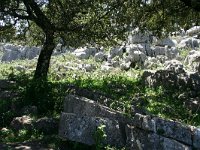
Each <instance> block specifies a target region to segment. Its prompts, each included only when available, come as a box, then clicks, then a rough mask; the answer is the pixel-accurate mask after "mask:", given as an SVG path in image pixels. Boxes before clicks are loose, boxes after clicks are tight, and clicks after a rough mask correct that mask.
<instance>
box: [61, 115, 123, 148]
mask: <svg viewBox="0 0 200 150" xmlns="http://www.w3.org/2000/svg"><path fill="white" fill-rule="evenodd" d="M101 125H105V130H104V131H105V134H106V135H107V137H106V139H105V140H104V141H102V142H103V143H104V144H106V145H107V144H109V145H111V146H116V147H123V146H124V145H125V140H124V139H123V136H122V133H121V131H120V127H119V123H118V122H117V121H115V120H110V119H107V118H99V117H87V116H84V115H83V116H77V115H75V114H70V113H62V115H61V119H60V127H59V136H60V137H62V138H65V139H68V140H71V141H76V142H81V143H84V144H88V145H93V144H95V137H94V135H95V132H96V131H97V128H98V127H99V126H101Z"/></svg>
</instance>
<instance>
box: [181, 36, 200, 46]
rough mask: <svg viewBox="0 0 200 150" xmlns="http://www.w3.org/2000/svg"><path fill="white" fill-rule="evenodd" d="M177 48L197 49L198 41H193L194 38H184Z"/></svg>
mask: <svg viewBox="0 0 200 150" xmlns="http://www.w3.org/2000/svg"><path fill="white" fill-rule="evenodd" d="M178 47H179V48H188V47H189V48H196V47H199V40H197V39H195V38H191V37H189V38H186V39H183V40H182V41H181V42H180V43H179V44H178Z"/></svg>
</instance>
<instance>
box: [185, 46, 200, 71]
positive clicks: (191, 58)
mask: <svg viewBox="0 0 200 150" xmlns="http://www.w3.org/2000/svg"><path fill="white" fill-rule="evenodd" d="M185 64H186V65H188V66H189V67H191V69H192V71H195V72H200V51H195V50H192V51H190V52H189V54H188V56H187V57H186V59H185Z"/></svg>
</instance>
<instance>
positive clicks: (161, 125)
mask: <svg viewBox="0 0 200 150" xmlns="http://www.w3.org/2000/svg"><path fill="white" fill-rule="evenodd" d="M156 130H157V134H160V135H162V136H165V137H170V138H173V139H176V140H177V141H180V142H183V143H186V144H187V145H192V133H191V129H190V128H189V127H186V126H184V125H182V124H180V123H178V122H174V121H167V120H164V119H161V118H157V119H156Z"/></svg>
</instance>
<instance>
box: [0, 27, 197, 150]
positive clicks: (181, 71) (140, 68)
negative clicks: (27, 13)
mask: <svg viewBox="0 0 200 150" xmlns="http://www.w3.org/2000/svg"><path fill="white" fill-rule="evenodd" d="M199 34H200V27H199V26H196V27H193V28H191V29H189V30H187V31H186V32H184V31H180V32H176V33H174V35H171V36H169V37H167V38H164V39H156V38H155V37H153V36H152V35H151V34H150V33H140V32H138V31H137V30H134V31H133V32H132V33H131V34H130V35H129V37H128V40H127V41H126V42H124V43H123V44H121V45H117V46H115V47H110V48H109V50H105V48H104V47H94V46H86V47H81V48H77V49H74V48H67V47H65V46H62V45H61V44H58V45H57V47H56V49H55V50H54V54H53V56H52V59H51V64H50V73H49V74H50V75H49V76H50V77H49V78H50V79H51V80H56V81H62V80H65V77H66V78H70V79H69V80H70V81H69V82H70V84H69V85H67V89H68V91H70V92H71V91H72V92H71V93H73V94H74V95H79V96H81V98H80V97H79V98H77V99H76V98H75V97H73V96H72V98H71V97H70V96H67V95H65V97H66V96H67V97H66V101H65V106H64V112H63V113H62V115H61V121H60V130H59V134H60V136H61V137H63V138H66V139H69V140H72V141H76V142H81V143H85V144H89V145H92V144H94V139H93V137H91V134H89V133H90V131H87V129H88V128H91V129H92V131H93V130H95V129H96V128H97V127H98V126H99V125H102V124H103V125H105V126H106V134H107V135H108V141H105V143H106V144H111V145H114V146H117V147H128V148H129V149H133V148H136V147H137V148H138V149H148V148H147V145H148V146H150V147H151V148H150V149H166V150H167V149H178V150H179V149H180V150H181V149H192V148H196V149H200V145H199V143H200V142H199V141H200V136H199V128H197V127H192V126H185V125H183V124H181V123H179V122H177V121H181V122H184V123H187V119H188V118H184V117H185V116H184V115H185V114H184V111H185V110H181V109H183V108H184V109H186V110H187V112H191V116H190V115H189V117H191V118H190V120H192V121H194V120H195V119H194V118H197V121H195V123H191V122H189V123H187V124H189V125H190V124H192V125H195V126H200V120H198V117H199V114H200V111H199V109H200V39H199ZM40 50H41V48H40V47H30V46H20V45H14V44H8V43H1V44H0V59H1V63H0V66H1V67H0V72H1V75H0V78H1V79H2V81H1V82H0V83H1V85H0V99H7V98H9V97H16V96H17V93H15V92H14V93H13V92H10V91H8V90H7V89H6V88H4V86H3V85H4V84H5V85H9V84H14V83H15V81H12V82H11V83H10V82H9V84H7V79H6V75H8V74H9V75H10V74H11V75H17V74H19V75H20V74H22V75H23V74H31V73H33V71H34V69H35V65H36V63H37V57H38V54H39V53H40ZM4 74H5V75H4ZM110 74H112V75H121V74H122V75H123V76H126V77H127V78H130V79H134V80H140V81H139V82H137V83H138V84H137V86H138V89H137V87H131V86H132V85H131V84H130V86H129V83H127V81H126V80H124V81H123V80H122V82H120V83H119V85H118V84H116V85H115V84H113V83H115V82H112V79H113V77H111V78H108V79H107V78H106V76H107V75H108V76H110ZM11 77H12V76H11ZM104 78H105V80H104ZM5 79H6V80H5ZM82 79H87V80H86V81H84V82H81V80H82ZM92 79H95V80H96V79H102V81H103V83H104V82H106V86H107V87H106V88H105V87H103V88H105V89H101V90H102V91H103V92H102V91H101V90H100V91H98V90H96V91H95V90H93V88H94V87H95V84H97V83H95V81H92ZM119 79H121V78H120V77H119ZM71 80H72V81H71ZM107 80H110V81H107ZM118 81H120V80H116V82H118ZM109 82H110V83H109ZM71 83H73V84H71ZM75 83H76V84H75ZM103 83H101V84H103ZM74 84H75V85H74ZM84 84H85V85H86V86H85V85H84ZM78 86H80V87H78ZM88 86H89V87H88ZM90 86H91V87H90ZM115 86H117V87H115ZM126 86H127V87H126ZM134 86H135V85H134ZM139 86H142V87H145V90H146V91H145V92H142V90H141V89H139ZM65 88H66V86H65ZM112 89H113V91H114V92H116V93H115V94H116V95H115V94H114V93H110V94H108V93H109V90H111V91H112ZM148 89H156V91H154V92H152V91H151V90H149V91H148ZM106 90H107V91H108V92H106ZM129 90H130V91H131V92H132V93H134V92H135V93H136V94H135V95H129V97H125V93H126V92H127V94H128V93H129V92H130V91H129ZM113 91H112V92H113ZM163 91H164V92H163ZM171 91H172V93H173V91H174V92H175V93H173V94H174V95H175V96H174V95H170V92H171ZM161 92H163V93H161ZM167 92H169V93H167ZM112 94H113V95H115V96H113V95H112ZM157 95H158V97H157V99H156V103H155V102H154V101H153V100H154V99H153V98H154V97H156V96H157ZM169 95H170V96H171V97H169V98H170V100H169V102H170V103H168V101H167V100H166V99H167V98H168V97H167V96H169ZM123 96H124V97H125V98H124V97H123ZM173 96H174V97H173ZM83 97H87V98H89V99H91V100H87V99H84V98H83ZM118 98H119V99H118ZM162 98H163V99H164V100H163V101H162V100H160V99H162ZM171 98H174V99H171ZM71 99H75V100H77V103H75V102H71ZM124 99H126V100H127V99H131V100H129V101H128V102H127V101H125V102H124V101H123V102H116V101H117V100H119V101H120V100H124ZM75 100H74V101H75ZM85 100H86V101H85ZM92 100H93V101H95V102H92ZM112 100H116V101H115V102H114V103H113V102H112ZM67 101H70V102H69V103H70V106H73V105H74V104H79V105H74V106H73V108H68V107H67V105H66V103H67ZM88 101H89V103H88ZM146 101H148V103H149V104H148V107H146V108H145V109H143V107H145V105H146ZM165 101H167V103H165ZM177 101H178V103H177ZM96 102H97V104H96ZM82 103H84V105H83V106H82V105H81V104H82ZM91 103H92V104H91ZM151 103H152V104H151ZM99 104H101V105H103V106H101V105H99ZM154 104H155V105H161V104H163V105H165V108H164V109H163V107H161V108H162V109H158V110H156V109H157V107H156V108H155V110H153V111H152V110H151V109H152V107H154V106H153V105H154ZM173 104H174V105H176V107H177V105H178V106H179V105H180V104H181V105H183V107H180V108H177V109H180V110H178V111H176V110H174V107H171V106H170V105H173ZM90 105H91V106H92V107H94V109H93V108H92V107H91V106H90ZM123 105H128V106H127V107H124V106H123ZM129 105H130V106H129ZM106 106H108V107H111V108H113V109H114V110H111V109H110V108H107V107H106ZM137 106H140V107H137ZM124 108H125V109H124ZM129 108H130V109H129ZM158 108H159V107H158ZM22 109H23V110H20V115H21V116H20V117H16V118H14V119H13V120H12V121H11V123H10V126H11V128H12V129H14V130H21V129H23V128H24V127H25V128H30V129H32V128H35V129H37V130H44V131H43V132H46V131H45V129H47V130H48V129H49V130H52V128H58V127H57V126H58V120H54V119H52V118H38V119H36V120H33V119H32V118H31V117H30V116H29V113H27V111H28V112H29V111H30V112H31V113H34V112H37V111H38V110H37V107H35V106H27V107H25V108H22ZM82 109H83V110H82ZM88 110H90V111H88ZM159 111H161V112H159ZM122 112H123V113H127V112H128V115H130V116H131V117H133V119H130V118H129V119H130V120H129V119H127V118H126V117H124V116H123V115H122V114H123V113H122ZM172 112H173V113H172ZM174 112H175V113H177V112H178V114H175V113H174ZM181 112H183V114H184V115H183V116H181V117H182V118H181V117H180V118H176V117H177V116H178V117H179V115H180V114H179V113H181ZM84 113H85V115H83V114H84ZM170 113H172V115H171V114H170ZM80 114H81V115H80ZM95 114H96V115H95ZM163 114H170V115H169V116H164V117H166V118H168V119H173V120H170V121H168V120H164V119H162V118H158V116H159V117H160V116H161V117H163ZM24 115H25V116H24ZM154 115H157V117H155V116H154ZM186 116H187V117H188V115H186ZM99 117H100V119H99ZM127 120H128V121H127ZM174 120H175V121H174ZM185 120H186V121H185ZM48 122H49V124H51V125H50V126H49V127H48ZM64 122H71V124H65V123H64ZM137 122H140V123H139V124H135V123H137ZM121 123H122V124H123V125H122V124H121ZM40 124H42V125H40ZM75 124H77V126H74V125H75ZM78 125H79V126H78ZM121 125H122V126H121ZM40 126H41V127H42V128H40ZM118 126H120V127H119V128H115V127H118ZM83 127H84V128H83ZM80 128H81V129H82V130H77V129H80ZM119 130H120V131H119ZM174 130H176V132H172V131H174ZM113 131H116V134H113V135H112V136H115V139H117V140H118V141H117V142H116V141H113V139H112V138H111V137H110V135H111V133H113ZM121 131H123V132H121ZM47 132H51V131H47ZM81 135H82V136H81ZM85 136H86V137H87V138H85ZM85 139H87V140H85ZM146 141H147V142H146ZM116 143H117V144H116ZM155 143H157V144H155ZM159 143H161V144H159ZM169 145H172V146H171V147H170V146H169Z"/></svg>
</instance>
